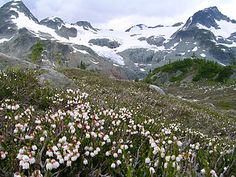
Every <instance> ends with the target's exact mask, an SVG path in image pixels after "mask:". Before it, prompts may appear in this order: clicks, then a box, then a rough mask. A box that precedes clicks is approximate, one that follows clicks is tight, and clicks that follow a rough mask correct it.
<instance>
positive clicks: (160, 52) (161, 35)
mask: <svg viewBox="0 0 236 177" xmlns="http://www.w3.org/2000/svg"><path fill="white" fill-rule="evenodd" d="M0 17H1V18H0V52H2V53H5V54H7V55H13V56H16V57H18V58H22V59H27V54H28V53H29V52H30V50H31V48H32V46H33V45H34V43H35V42H36V41H37V40H43V41H44V43H45V44H46V45H49V46H47V47H46V48H47V51H45V52H46V53H47V55H45V56H44V57H45V58H44V59H45V60H48V61H50V62H52V64H53V63H54V62H55V61H54V60H53V57H49V56H52V53H62V56H63V59H62V61H63V62H62V64H63V65H67V64H68V63H70V64H71V65H70V66H74V67H77V65H78V64H79V63H80V62H81V61H83V62H85V63H86V64H87V65H88V66H89V68H92V69H94V70H98V71H101V72H103V71H104V69H105V71H104V72H105V73H109V74H110V75H111V76H114V72H113V71H115V70H119V74H118V77H119V78H124V79H135V78H143V77H144V76H145V75H146V74H147V72H148V71H149V70H150V69H154V68H156V67H157V66H160V65H163V64H166V63H168V61H169V60H176V59H179V58H185V57H190V56H192V55H193V54H195V55H196V56H201V57H204V58H209V59H211V60H214V61H218V62H220V63H223V64H226V65H227V64H229V63H230V62H232V61H233V60H234V59H235V58H236V57H235V56H236V29H235V26H236V23H235V21H234V20H231V19H230V18H228V17H227V16H225V15H223V14H222V13H220V11H219V10H218V9H217V8H216V7H210V8H207V9H204V10H202V11H199V12H197V13H195V14H194V15H193V16H192V17H190V18H189V20H188V21H187V22H186V23H185V24H183V23H176V24H174V25H170V26H164V25H156V26H154V27H151V26H146V25H145V24H139V25H135V26H133V27H131V28H129V29H127V30H126V31H117V30H115V29H114V30H111V29H109V30H108V29H97V28H95V27H93V26H92V25H91V24H90V23H89V22H86V21H78V22H76V23H73V24H69V23H66V22H64V21H63V20H62V19H60V18H59V17H52V18H45V19H43V20H41V21H40V22H39V21H38V20H37V19H36V18H35V17H34V16H33V14H32V13H31V12H30V10H29V9H27V7H26V6H25V5H24V4H23V2H22V1H10V2H9V3H7V4H5V5H4V6H2V7H1V8H0ZM225 25H226V26H225ZM51 45H52V46H51ZM61 45H64V46H67V47H65V48H67V49H68V50H63V51H62V52H61V49H62V48H60V47H55V46H61ZM116 75H117V74H116ZM115 77H116V76H115Z"/></svg>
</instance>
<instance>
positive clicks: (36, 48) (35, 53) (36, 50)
mask: <svg viewBox="0 0 236 177" xmlns="http://www.w3.org/2000/svg"><path fill="white" fill-rule="evenodd" d="M43 50H44V46H43V43H42V42H41V41H38V42H37V43H36V44H34V45H33V47H32V52H31V54H30V59H31V61H32V62H33V63H37V62H39V61H40V59H41V56H42V52H43Z"/></svg>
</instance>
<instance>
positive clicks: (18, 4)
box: [0, 0, 38, 23]
mask: <svg viewBox="0 0 236 177" xmlns="http://www.w3.org/2000/svg"><path fill="white" fill-rule="evenodd" d="M0 11H2V13H5V14H7V15H11V16H10V18H11V19H16V18H19V16H20V13H21V14H24V16H26V17H28V18H29V19H30V20H33V21H34V22H36V23H38V19H37V18H35V17H34V15H33V14H32V13H31V12H30V10H29V9H28V8H27V7H26V6H25V4H24V3H23V2H22V1H21V0H13V1H10V2H8V3H6V4H5V5H4V6H2V7H1V9H0Z"/></svg>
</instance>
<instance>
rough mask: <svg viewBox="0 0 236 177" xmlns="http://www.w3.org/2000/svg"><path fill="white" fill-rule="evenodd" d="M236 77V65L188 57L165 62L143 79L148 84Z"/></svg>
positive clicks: (222, 79)
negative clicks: (225, 64) (224, 64)
mask: <svg viewBox="0 0 236 177" xmlns="http://www.w3.org/2000/svg"><path fill="white" fill-rule="evenodd" d="M235 79H236V66H231V65H229V66H223V65H220V64H218V63H216V62H214V61H208V60H205V59H201V58H196V57H194V58H189V59H184V60H179V61H175V62H173V63H169V64H166V65H164V66H162V67H158V68H156V69H154V70H153V71H152V72H150V73H149V74H148V76H147V77H146V78H145V79H144V81H145V82H147V83H150V84H165V83H167V82H181V83H184V82H186V83H190V82H200V81H209V82H210V81H214V82H226V81H228V80H235Z"/></svg>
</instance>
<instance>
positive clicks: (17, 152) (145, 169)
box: [0, 68, 236, 177]
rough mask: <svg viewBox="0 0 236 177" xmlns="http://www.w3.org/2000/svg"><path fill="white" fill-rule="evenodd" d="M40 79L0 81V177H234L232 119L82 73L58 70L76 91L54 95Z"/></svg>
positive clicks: (19, 76)
mask: <svg viewBox="0 0 236 177" xmlns="http://www.w3.org/2000/svg"><path fill="white" fill-rule="evenodd" d="M42 72H45V71H41V70H34V71H33V70H21V69H15V68H13V69H10V70H7V71H5V72H3V73H1V76H0V80H1V83H2V84H1V86H0V87H1V89H0V100H1V103H0V105H1V107H0V120H1V128H0V154H1V156H0V157H1V158H0V176H12V174H13V173H15V176H23V175H26V176H30V175H31V176H32V175H33V176H36V175H37V176H76V175H79V176H102V175H105V176H107V175H109V176H130V177H131V176H159V175H161V176H176V175H178V176H188V175H193V176H199V175H205V176H212V175H213V176H214V175H215V176H216V175H221V174H222V175H225V176H231V175H234V174H236V171H235V165H236V164H235V160H236V159H235V152H236V151H235V147H234V146H233V145H234V144H235V137H236V121H235V117H233V116H230V115H226V114H222V113H221V112H220V111H219V110H217V109H214V108H212V107H210V106H205V105H204V106H203V105H201V104H198V103H194V102H188V101H184V100H181V99H178V98H175V97H172V96H168V95H159V94H158V93H157V92H156V91H154V90H151V89H150V88H149V86H148V85H147V84H145V83H140V82H130V81H120V80H114V79H110V78H107V77H104V76H102V75H97V74H96V73H92V72H88V71H84V70H81V69H68V68H61V69H60V70H59V72H61V73H64V74H65V75H66V76H67V78H69V79H71V80H73V82H74V84H76V85H77V86H78V87H79V88H80V90H74V91H73V90H72V89H67V90H60V89H55V88H52V87H51V86H50V83H48V84H49V85H42V83H40V82H39V80H38V79H37V77H38V75H40V74H41V73H42ZM87 93H88V94H87ZM206 127H207V128H206Z"/></svg>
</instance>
